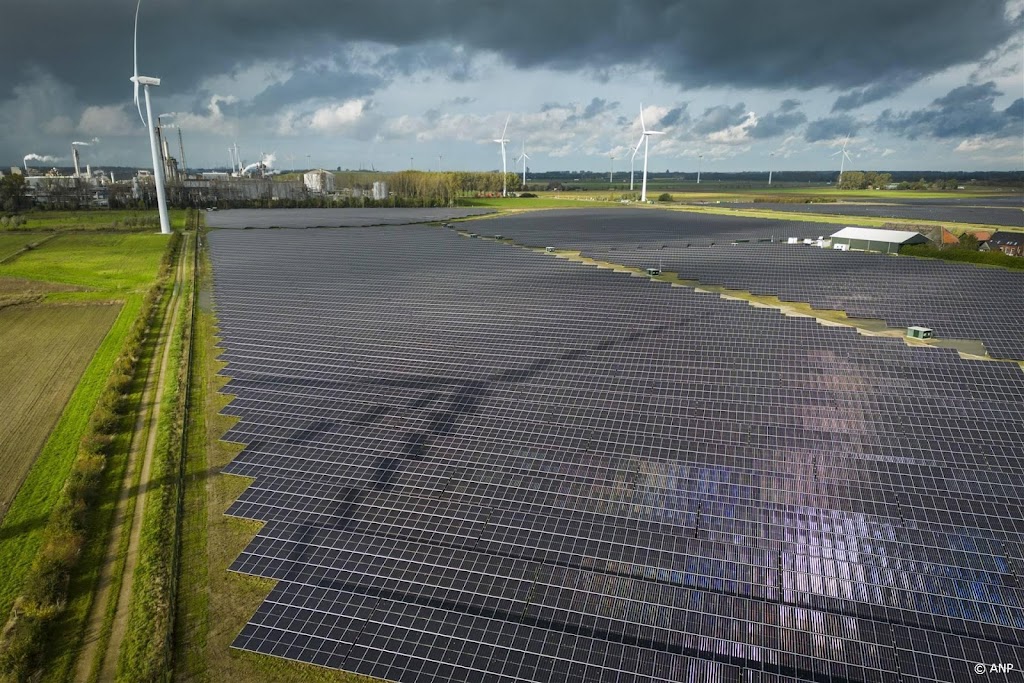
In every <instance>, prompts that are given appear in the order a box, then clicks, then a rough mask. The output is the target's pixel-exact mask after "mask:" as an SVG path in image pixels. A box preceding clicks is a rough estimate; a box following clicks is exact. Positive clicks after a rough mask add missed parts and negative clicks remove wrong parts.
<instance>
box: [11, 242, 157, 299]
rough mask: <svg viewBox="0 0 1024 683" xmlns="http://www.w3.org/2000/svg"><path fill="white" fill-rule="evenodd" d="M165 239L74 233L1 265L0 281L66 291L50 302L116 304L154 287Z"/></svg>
mask: <svg viewBox="0 0 1024 683" xmlns="http://www.w3.org/2000/svg"><path fill="white" fill-rule="evenodd" d="M167 240H168V237H167V236H165V235H158V234H145V233H124V234H113V233H94V234H89V233H75V234H70V235H62V236H61V237H58V238H57V239H54V240H52V241H50V242H47V243H46V244H44V245H43V246H41V247H40V248H38V249H33V250H32V251H30V252H26V253H25V254H22V255H21V256H19V257H18V258H17V259H15V260H14V261H12V262H10V263H6V264H2V265H0V277H2V278H21V279H25V280H33V281H40V282H49V283H56V284H59V285H70V286H73V287H77V288H82V289H85V290H88V291H75V292H55V293H51V294H48V295H47V300H48V301H83V300H84V301H89V300H108V299H119V298H123V297H124V296H126V295H128V294H131V293H135V292H139V291H142V290H143V289H145V288H146V287H147V286H149V284H150V283H151V282H152V281H153V278H154V277H155V275H156V270H157V266H158V265H159V263H160V258H161V256H162V255H163V252H164V248H165V247H166V245H167Z"/></svg>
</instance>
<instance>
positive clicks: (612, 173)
mask: <svg viewBox="0 0 1024 683" xmlns="http://www.w3.org/2000/svg"><path fill="white" fill-rule="evenodd" d="M608 158H609V159H610V160H611V167H610V168H609V169H608V184H609V185H611V184H612V183H613V182H614V181H615V155H614V154H609V155H608Z"/></svg>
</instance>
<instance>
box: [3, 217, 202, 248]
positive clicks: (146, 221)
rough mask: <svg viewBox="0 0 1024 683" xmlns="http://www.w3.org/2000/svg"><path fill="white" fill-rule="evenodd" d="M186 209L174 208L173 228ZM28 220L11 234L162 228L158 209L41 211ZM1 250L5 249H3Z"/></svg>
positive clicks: (181, 224) (182, 222)
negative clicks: (45, 231) (44, 231)
mask: <svg viewBox="0 0 1024 683" xmlns="http://www.w3.org/2000/svg"><path fill="white" fill-rule="evenodd" d="M186 215H187V211H186V210H185V209H171V211H170V216H171V227H172V228H182V227H184V225H185V218H186ZM24 218H25V222H24V223H23V224H21V225H19V226H18V227H16V228H7V229H6V230H7V231H8V233H9V234H17V233H23V232H30V231H40V230H61V231H70V230H75V231H81V230H88V231H99V230H125V231H140V232H146V231H153V232H156V231H158V230H159V229H160V227H159V226H160V224H159V222H158V219H157V216H156V211H134V210H112V211H108V210H105V209H104V210H96V211H39V212H35V213H28V214H25V215H24ZM0 253H2V250H0Z"/></svg>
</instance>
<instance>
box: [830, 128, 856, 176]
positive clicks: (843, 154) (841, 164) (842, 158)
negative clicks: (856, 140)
mask: <svg viewBox="0 0 1024 683" xmlns="http://www.w3.org/2000/svg"><path fill="white" fill-rule="evenodd" d="M849 142H850V135H849V133H847V135H846V139H845V140H843V148H842V149H841V150H839V151H838V152H835V153H833V154H831V155H830V156H838V157H839V184H840V185H842V184H843V169H844V168H845V167H846V162H847V160H849V161H853V159H850V154H849V152H847V151H846V145H848V144H849ZM840 155H841V156H840Z"/></svg>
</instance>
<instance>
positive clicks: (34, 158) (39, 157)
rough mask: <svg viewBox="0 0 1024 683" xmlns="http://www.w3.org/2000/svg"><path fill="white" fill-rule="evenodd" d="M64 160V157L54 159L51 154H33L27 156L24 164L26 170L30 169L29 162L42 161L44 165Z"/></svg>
mask: <svg viewBox="0 0 1024 683" xmlns="http://www.w3.org/2000/svg"><path fill="white" fill-rule="evenodd" d="M63 160H64V158H63V157H53V156H50V155H49V154H42V155H40V154H35V153H32V154H26V155H25V158H24V159H23V160H22V163H23V164H24V165H25V168H28V162H30V161H41V162H42V163H44V164H53V163H56V162H58V161H63Z"/></svg>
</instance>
